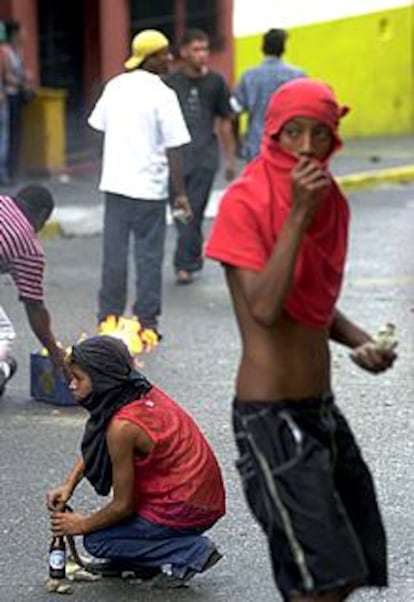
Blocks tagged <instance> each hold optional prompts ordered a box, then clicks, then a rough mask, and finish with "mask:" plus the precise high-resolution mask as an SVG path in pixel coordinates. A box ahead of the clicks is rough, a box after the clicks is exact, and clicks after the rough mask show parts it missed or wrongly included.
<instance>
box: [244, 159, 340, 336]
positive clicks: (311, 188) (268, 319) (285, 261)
mask: <svg viewBox="0 0 414 602" xmlns="http://www.w3.org/2000/svg"><path fill="white" fill-rule="evenodd" d="M292 179H293V203H292V210H291V212H290V214H289V215H288V217H287V219H286V221H285V223H284V225H283V228H282V230H281V232H280V233H279V236H278V239H277V242H276V244H275V247H274V249H273V252H272V254H271V256H270V259H269V261H268V262H267V264H266V267H265V269H264V270H263V271H261V272H253V271H248V270H241V269H235V270H234V273H235V277H236V278H237V279H238V281H239V284H240V285H241V288H242V290H243V293H244V296H245V298H246V300H247V303H248V305H249V307H250V311H251V314H252V316H253V318H254V319H255V320H256V321H257V322H259V323H260V324H262V326H265V327H270V326H273V325H274V324H276V323H277V321H278V320H279V319H280V317H281V314H282V311H283V306H284V304H285V301H286V297H287V295H288V293H289V291H290V289H291V286H292V282H293V276H294V271H295V265H296V260H297V256H298V253H299V249H300V245H301V242H302V239H303V236H304V235H305V233H306V230H307V228H308V226H309V224H310V222H311V221H312V218H313V215H314V213H315V211H316V209H317V208H318V206H319V200H320V193H321V192H322V191H323V190H324V189H325V188H326V187H327V186H328V185H329V180H328V178H327V175H326V174H325V172H324V171H323V169H321V168H320V167H318V166H317V165H315V163H311V162H309V161H308V160H301V161H300V162H299V163H298V166H297V167H296V168H295V170H294V171H293V173H292Z"/></svg>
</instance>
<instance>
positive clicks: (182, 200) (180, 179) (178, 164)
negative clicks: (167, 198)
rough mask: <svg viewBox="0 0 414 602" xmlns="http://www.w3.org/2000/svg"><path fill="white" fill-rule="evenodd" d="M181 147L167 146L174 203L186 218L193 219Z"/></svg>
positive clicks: (174, 206)
mask: <svg viewBox="0 0 414 602" xmlns="http://www.w3.org/2000/svg"><path fill="white" fill-rule="evenodd" d="M181 148H182V147H181V146H177V147H174V148H167V160H168V166H169V170H170V180H171V188H172V194H173V199H172V205H173V208H174V209H182V210H183V211H184V213H185V215H186V219H191V217H192V211H191V207H190V203H189V202H188V198H187V193H186V190H185V185H184V176H183V164H182V151H181Z"/></svg>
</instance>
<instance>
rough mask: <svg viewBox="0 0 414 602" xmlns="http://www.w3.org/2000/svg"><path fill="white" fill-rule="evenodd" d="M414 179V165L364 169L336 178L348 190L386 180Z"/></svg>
mask: <svg viewBox="0 0 414 602" xmlns="http://www.w3.org/2000/svg"><path fill="white" fill-rule="evenodd" d="M413 180H414V165H404V166H402V167H390V168H387V169H377V170H373V171H364V172H361V173H355V174H349V175H346V176H339V177H337V178H336V181H337V182H338V184H339V185H340V186H341V187H342V188H343V189H344V190H346V191H349V192H352V191H355V190H363V189H366V188H375V187H376V186H380V185H381V184H384V183H386V182H390V183H392V182H398V183H404V182H411V181H413Z"/></svg>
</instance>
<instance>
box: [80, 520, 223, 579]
mask: <svg viewBox="0 0 414 602" xmlns="http://www.w3.org/2000/svg"><path fill="white" fill-rule="evenodd" d="M207 528H208V527H205V528H194V529H172V528H170V527H164V526H162V525H157V524H155V523H152V522H150V521H148V520H146V519H144V518H141V517H139V516H134V517H133V518H129V519H127V520H125V521H122V522H121V523H119V524H117V525H114V526H113V527H107V528H106V529H101V530H100V531H95V532H94V533H90V534H89V535H85V537H84V539H83V543H84V546H85V549H86V550H87V551H88V552H89V554H92V556H96V557H97V558H108V559H111V560H113V561H115V562H117V563H119V564H122V563H125V565H126V566H128V565H131V564H133V565H138V566H149V567H161V566H162V565H166V564H170V565H172V569H173V572H174V575H175V576H176V577H182V576H183V575H184V574H185V572H186V570H187V569H188V568H191V569H194V570H195V571H197V572H200V571H202V569H203V567H204V565H205V563H206V561H207V559H208V558H209V556H210V554H211V553H212V552H213V550H214V549H215V546H214V544H213V542H212V541H211V540H210V539H208V537H205V536H203V535H201V534H202V533H203V532H204V531H205V530H206V529H207Z"/></svg>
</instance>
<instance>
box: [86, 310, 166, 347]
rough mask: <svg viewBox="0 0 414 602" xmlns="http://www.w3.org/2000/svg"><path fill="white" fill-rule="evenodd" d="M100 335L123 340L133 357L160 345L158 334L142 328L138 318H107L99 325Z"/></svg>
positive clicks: (150, 329)
mask: <svg viewBox="0 0 414 602" xmlns="http://www.w3.org/2000/svg"><path fill="white" fill-rule="evenodd" d="M98 334H100V335H104V334H106V335H109V336H111V337H115V338H117V339H121V341H123V342H124V343H125V345H126V346H127V347H128V350H129V352H130V354H131V355H133V356H135V355H139V354H140V353H149V352H151V351H153V350H154V348H155V347H156V346H157V345H158V343H159V335H158V333H157V332H156V331H155V330H153V329H152V328H142V326H141V323H140V321H139V320H138V318H137V317H136V316H133V317H132V318H126V317H125V316H121V317H120V318H118V319H117V318H116V316H107V318H106V319H105V320H104V321H103V322H101V323H100V324H99V327H98Z"/></svg>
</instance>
